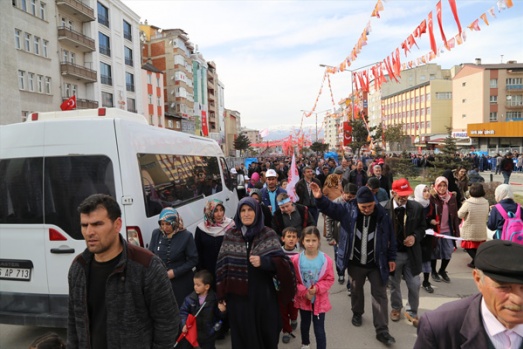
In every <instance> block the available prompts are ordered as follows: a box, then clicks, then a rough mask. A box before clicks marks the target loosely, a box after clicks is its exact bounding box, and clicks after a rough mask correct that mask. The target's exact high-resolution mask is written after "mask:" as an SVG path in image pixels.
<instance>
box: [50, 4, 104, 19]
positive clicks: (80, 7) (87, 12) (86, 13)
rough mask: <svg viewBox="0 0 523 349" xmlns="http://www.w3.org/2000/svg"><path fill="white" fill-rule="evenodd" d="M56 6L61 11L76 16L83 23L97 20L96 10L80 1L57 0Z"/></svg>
mask: <svg viewBox="0 0 523 349" xmlns="http://www.w3.org/2000/svg"><path fill="white" fill-rule="evenodd" d="M56 6H58V7H59V8H60V10H61V11H63V12H66V13H67V14H70V15H73V16H75V17H76V18H78V19H79V20H80V21H82V22H91V21H94V20H95V19H96V17H95V16H94V10H93V9H92V8H91V7H89V6H87V5H85V4H84V3H83V2H81V1H78V0H56Z"/></svg>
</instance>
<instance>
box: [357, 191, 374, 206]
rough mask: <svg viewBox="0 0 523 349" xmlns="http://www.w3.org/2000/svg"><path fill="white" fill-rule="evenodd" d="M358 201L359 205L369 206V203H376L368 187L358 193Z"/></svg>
mask: <svg viewBox="0 0 523 349" xmlns="http://www.w3.org/2000/svg"><path fill="white" fill-rule="evenodd" d="M356 201H357V202H358V204H367V203H369V202H375V201H376V200H375V199H374V195H373V194H372V191H370V189H369V188H368V187H361V188H360V189H358V192H357V193H356Z"/></svg>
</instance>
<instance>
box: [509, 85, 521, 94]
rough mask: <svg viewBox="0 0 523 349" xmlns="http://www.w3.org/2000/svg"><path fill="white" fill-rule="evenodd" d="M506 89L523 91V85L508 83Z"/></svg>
mask: <svg viewBox="0 0 523 349" xmlns="http://www.w3.org/2000/svg"><path fill="white" fill-rule="evenodd" d="M506 90H507V91H510V92H515V91H518V92H519V91H523V85H507V86H506Z"/></svg>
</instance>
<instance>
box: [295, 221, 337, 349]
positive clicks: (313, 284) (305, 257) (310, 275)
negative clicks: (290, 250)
mask: <svg viewBox="0 0 523 349" xmlns="http://www.w3.org/2000/svg"><path fill="white" fill-rule="evenodd" d="M301 234H302V235H301V241H300V242H301V246H302V248H303V249H304V251H303V252H301V253H300V254H298V255H295V256H292V263H293V265H294V269H295V270H296V279H297V282H298V292H297V293H296V296H295V298H294V306H295V307H296V308H298V309H299V310H300V318H301V323H300V332H301V343H302V345H301V348H302V349H309V348H310V339H309V329H310V326H311V320H312V323H313V328H314V336H315V337H316V347H317V348H318V349H325V348H327V337H326V335H325V313H326V312H328V311H329V310H331V308H332V306H331V303H330V300H329V290H330V288H331V287H332V284H333V283H334V267H333V263H332V259H331V258H330V257H329V256H327V255H326V254H325V253H323V252H321V251H320V232H319V231H318V228H316V227H315V226H309V227H306V228H305V229H304V230H303V231H302V233H301Z"/></svg>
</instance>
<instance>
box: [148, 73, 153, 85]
mask: <svg viewBox="0 0 523 349" xmlns="http://www.w3.org/2000/svg"><path fill="white" fill-rule="evenodd" d="M151 76H152V74H149V73H148V74H147V83H148V84H152V83H153V82H152V78H151Z"/></svg>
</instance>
